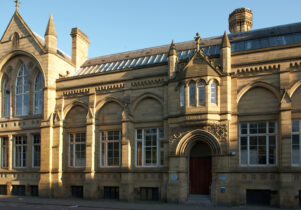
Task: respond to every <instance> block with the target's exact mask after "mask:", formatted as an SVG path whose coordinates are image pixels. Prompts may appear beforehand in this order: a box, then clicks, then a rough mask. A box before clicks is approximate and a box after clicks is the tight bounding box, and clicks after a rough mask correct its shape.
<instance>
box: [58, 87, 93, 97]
mask: <svg viewBox="0 0 301 210" xmlns="http://www.w3.org/2000/svg"><path fill="white" fill-rule="evenodd" d="M89 92H90V89H89V88H84V89H77V90H68V91H64V92H63V95H64V96H79V95H86V94H88V93H89Z"/></svg>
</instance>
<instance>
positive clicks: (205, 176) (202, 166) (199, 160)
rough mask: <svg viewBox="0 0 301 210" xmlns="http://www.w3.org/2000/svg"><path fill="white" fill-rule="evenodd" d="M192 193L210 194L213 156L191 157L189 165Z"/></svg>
mask: <svg viewBox="0 0 301 210" xmlns="http://www.w3.org/2000/svg"><path fill="white" fill-rule="evenodd" d="M189 167H190V169H189V172H190V173H189V181H190V193H191V194H209V187H210V183H211V157H191V158H190V165H189Z"/></svg>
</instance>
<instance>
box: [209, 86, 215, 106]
mask: <svg viewBox="0 0 301 210" xmlns="http://www.w3.org/2000/svg"><path fill="white" fill-rule="evenodd" d="M210 89H211V95H210V102H211V103H212V104H216V84H215V82H211V84H210Z"/></svg>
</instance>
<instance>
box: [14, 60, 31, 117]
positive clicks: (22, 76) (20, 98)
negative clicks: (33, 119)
mask: <svg viewBox="0 0 301 210" xmlns="http://www.w3.org/2000/svg"><path fill="white" fill-rule="evenodd" d="M15 111H16V113H15V115H16V116H24V115H28V111H29V79H28V71H27V68H26V66H25V65H24V64H22V65H21V66H20V68H19V71H18V74H17V79H16V101H15Z"/></svg>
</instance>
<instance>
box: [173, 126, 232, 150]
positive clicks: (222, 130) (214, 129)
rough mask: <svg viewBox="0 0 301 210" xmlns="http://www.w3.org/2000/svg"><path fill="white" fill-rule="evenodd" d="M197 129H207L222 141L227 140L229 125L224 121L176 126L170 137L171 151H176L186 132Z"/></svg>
mask: <svg viewBox="0 0 301 210" xmlns="http://www.w3.org/2000/svg"><path fill="white" fill-rule="evenodd" d="M196 129H201V130H204V131H207V132H208V133H210V134H211V135H212V136H214V137H215V138H216V139H217V140H218V141H219V142H221V143H222V142H223V143H224V142H226V141H227V136H228V127H227V124H224V123H223V124H222V123H209V124H200V125H195V126H189V127H176V128H173V129H172V130H171V135H170V138H169V144H170V147H171V148H173V149H171V152H174V151H175V148H176V146H177V145H178V143H179V141H180V140H181V138H182V137H183V136H184V135H185V134H187V133H189V132H191V131H193V130H196Z"/></svg>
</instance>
